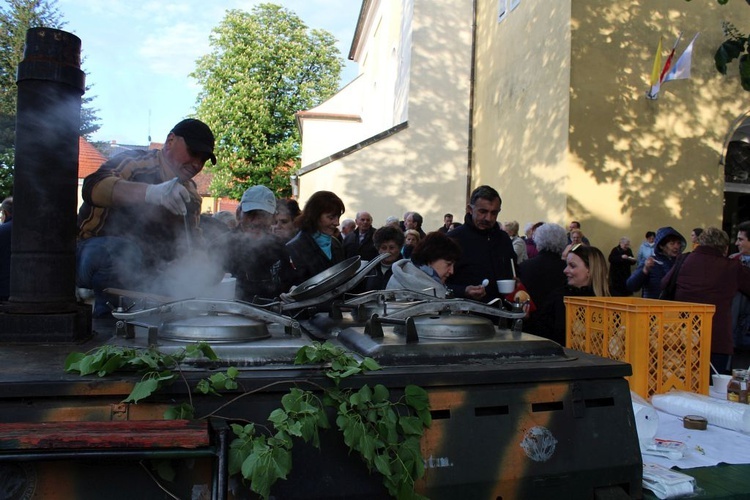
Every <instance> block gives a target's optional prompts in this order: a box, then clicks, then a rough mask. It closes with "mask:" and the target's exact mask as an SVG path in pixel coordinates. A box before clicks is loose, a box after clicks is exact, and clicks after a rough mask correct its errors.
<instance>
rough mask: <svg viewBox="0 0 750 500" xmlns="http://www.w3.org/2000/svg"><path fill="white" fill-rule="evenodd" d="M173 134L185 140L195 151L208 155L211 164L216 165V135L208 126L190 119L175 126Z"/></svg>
mask: <svg viewBox="0 0 750 500" xmlns="http://www.w3.org/2000/svg"><path fill="white" fill-rule="evenodd" d="M172 133H173V134H174V135H179V136H180V137H182V138H183V139H185V144H187V145H188V147H189V148H190V149H192V150H193V151H195V152H197V153H207V154H208V157H209V158H210V159H211V164H213V165H216V156H214V134H213V132H211V129H210V128H208V125H206V124H205V123H203V122H202V121H200V120H196V119H195V118H188V119H186V120H182V121H181V122H180V123H178V124H177V125H175V126H174V128H173V129H172Z"/></svg>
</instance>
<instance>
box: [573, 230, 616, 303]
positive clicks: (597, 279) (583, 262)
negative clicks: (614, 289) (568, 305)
mask: <svg viewBox="0 0 750 500" xmlns="http://www.w3.org/2000/svg"><path fill="white" fill-rule="evenodd" d="M565 261H566V262H567V266H565V269H564V270H563V273H564V274H565V276H566V277H567V278H568V288H567V289H566V292H565V295H579V296H589V297H609V296H610V293H609V284H608V282H607V274H608V273H607V259H606V257H604V254H603V253H602V252H601V250H599V249H598V248H596V247H590V246H586V245H584V244H583V243H577V244H575V245H573V246H572V247H571V248H570V251H569V252H568V256H567V257H566V259H565Z"/></svg>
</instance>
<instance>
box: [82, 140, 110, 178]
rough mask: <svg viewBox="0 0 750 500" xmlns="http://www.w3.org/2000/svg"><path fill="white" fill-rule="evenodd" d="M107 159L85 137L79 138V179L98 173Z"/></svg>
mask: <svg viewBox="0 0 750 500" xmlns="http://www.w3.org/2000/svg"><path fill="white" fill-rule="evenodd" d="M105 161H107V158H105V157H104V155H103V154H101V153H100V152H99V150H97V149H96V148H95V147H94V146H92V145H91V144H90V143H89V142H88V141H87V140H86V139H84V138H83V137H79V138H78V178H79V179H83V178H84V177H86V176H87V175H89V174H92V173H94V172H96V170H97V169H98V168H99V167H100V166H101V164H102V163H104V162H105Z"/></svg>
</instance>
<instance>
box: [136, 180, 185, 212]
mask: <svg viewBox="0 0 750 500" xmlns="http://www.w3.org/2000/svg"><path fill="white" fill-rule="evenodd" d="M177 181H178V179H177V177H175V178H174V179H172V180H171V181H167V182H162V183H161V184H150V185H149V186H148V188H146V203H151V204H153V205H161V206H163V207H164V208H166V209H167V210H169V211H170V212H172V213H173V214H175V215H185V214H186V213H187V206H186V203H187V202H189V201H190V193H189V192H188V190H187V189H185V186H183V185H182V184H179V183H178V182H177Z"/></svg>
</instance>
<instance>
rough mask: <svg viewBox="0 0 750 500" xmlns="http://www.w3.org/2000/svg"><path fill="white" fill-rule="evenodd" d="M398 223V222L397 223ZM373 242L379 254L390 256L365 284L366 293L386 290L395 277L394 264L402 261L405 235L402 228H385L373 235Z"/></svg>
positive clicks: (374, 270)
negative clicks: (392, 277)
mask: <svg viewBox="0 0 750 500" xmlns="http://www.w3.org/2000/svg"><path fill="white" fill-rule="evenodd" d="M396 222H398V221H396ZM372 241H373V243H374V244H375V248H377V250H378V254H384V253H385V254H388V257H386V258H385V259H383V260H381V261H380V265H379V266H377V267H376V268H375V269H373V271H372V273H371V274H370V275H369V276H368V277H367V280H365V284H364V291H368V292H369V291H371V290H385V287H386V286H387V285H388V281H389V280H390V279H391V276H393V270H392V268H391V267H392V266H393V264H394V263H395V262H396V261H398V260H401V246H402V245H403V244H404V233H402V232H401V228H400V227H394V226H383V227H381V228H380V229H378V230H377V231H375V234H373V235H372Z"/></svg>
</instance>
